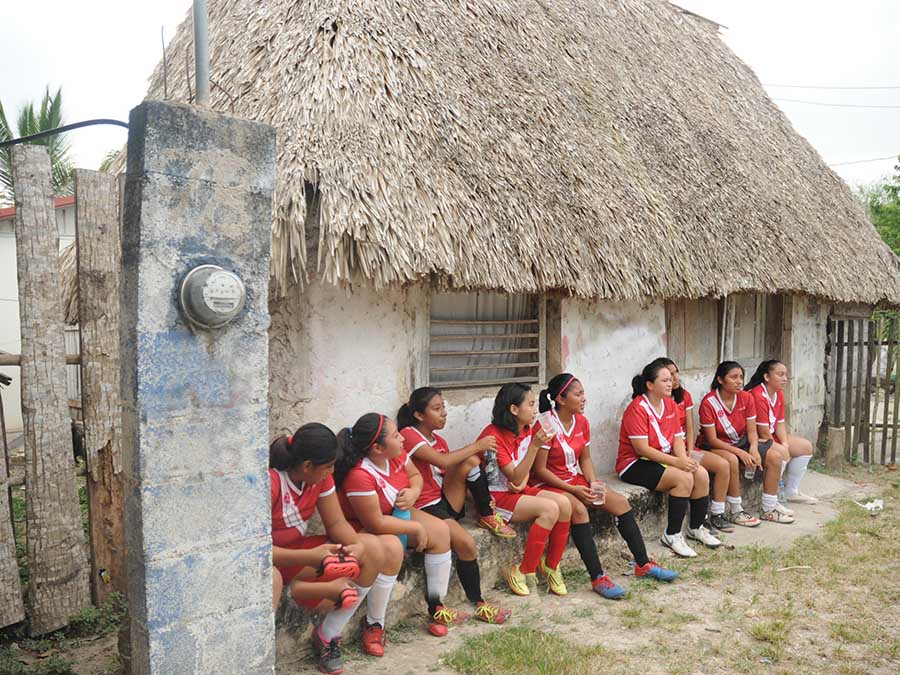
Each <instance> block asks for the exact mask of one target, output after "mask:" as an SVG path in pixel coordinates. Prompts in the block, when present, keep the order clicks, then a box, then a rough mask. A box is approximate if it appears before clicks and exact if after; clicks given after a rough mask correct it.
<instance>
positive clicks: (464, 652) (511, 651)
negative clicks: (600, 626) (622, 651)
mask: <svg viewBox="0 0 900 675" xmlns="http://www.w3.org/2000/svg"><path fill="white" fill-rule="evenodd" d="M609 658H610V653H609V652H608V651H607V650H606V649H604V648H602V647H585V646H582V645H578V644H575V643H574V642H569V641H568V640H566V639H564V638H561V637H558V636H556V635H552V634H549V633H545V632H542V631H539V630H534V629H531V628H524V627H510V628H505V629H504V630H502V631H491V632H489V633H485V634H482V635H479V636H478V637H474V638H469V639H467V640H466V641H465V644H464V645H463V646H462V647H460V648H459V649H457V650H456V651H454V652H452V653H451V654H450V655H449V656H446V657H444V659H443V662H444V663H445V664H446V665H447V666H449V667H450V668H453V669H454V670H456V671H457V672H460V673H472V674H473V675H494V674H496V675H501V674H505V673H516V675H549V674H552V675H582V673H585V672H594V671H598V670H602V669H603V668H602V667H603V665H604V659H609Z"/></svg>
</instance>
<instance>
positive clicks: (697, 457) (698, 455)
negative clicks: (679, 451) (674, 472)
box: [691, 450, 703, 464]
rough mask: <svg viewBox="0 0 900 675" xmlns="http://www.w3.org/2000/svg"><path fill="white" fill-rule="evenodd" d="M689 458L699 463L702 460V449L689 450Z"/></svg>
mask: <svg viewBox="0 0 900 675" xmlns="http://www.w3.org/2000/svg"><path fill="white" fill-rule="evenodd" d="M691 459H692V460H694V461H695V462H697V464H699V463H700V462H702V461H703V451H702V450H691Z"/></svg>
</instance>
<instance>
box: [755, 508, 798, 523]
mask: <svg viewBox="0 0 900 675" xmlns="http://www.w3.org/2000/svg"><path fill="white" fill-rule="evenodd" d="M759 519H760V520H766V521H768V522H770V523H781V524H783V525H790V524H791V523H793V522H794V516H788V515H785V514H784V513H782V512H781V511H779V510H778V509H772V510H771V511H760V514H759Z"/></svg>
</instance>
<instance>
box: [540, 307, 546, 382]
mask: <svg viewBox="0 0 900 675" xmlns="http://www.w3.org/2000/svg"><path fill="white" fill-rule="evenodd" d="M538 333H540V334H541V336H540V337H539V338H538V361H539V365H538V381H540V382H546V381H547V298H546V297H545V296H543V295H542V296H541V297H540V299H539V300H538Z"/></svg>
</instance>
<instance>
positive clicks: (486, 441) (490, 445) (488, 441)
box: [475, 436, 497, 452]
mask: <svg viewBox="0 0 900 675" xmlns="http://www.w3.org/2000/svg"><path fill="white" fill-rule="evenodd" d="M475 447H477V448H478V452H485V451H487V450H496V449H497V439H496V438H494V437H493V436H485V437H484V438H482V439H481V440H480V441H478V442H477V443H475Z"/></svg>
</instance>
